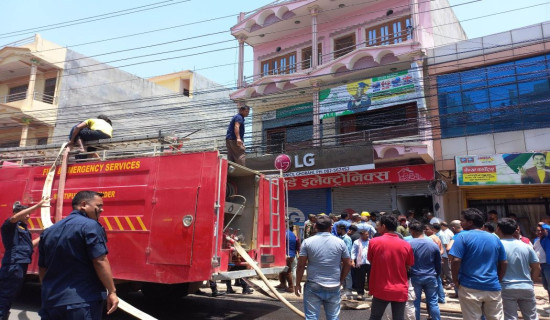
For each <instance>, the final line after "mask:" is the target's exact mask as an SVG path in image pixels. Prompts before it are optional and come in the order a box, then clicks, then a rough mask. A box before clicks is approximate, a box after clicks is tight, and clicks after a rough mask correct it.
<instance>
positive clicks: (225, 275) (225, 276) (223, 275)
mask: <svg viewBox="0 0 550 320" xmlns="http://www.w3.org/2000/svg"><path fill="white" fill-rule="evenodd" d="M261 270H262V273H263V274H279V273H281V272H283V271H286V270H288V267H287V266H284V267H271V268H261ZM256 275H257V273H256V271H255V270H254V269H245V270H235V271H226V272H219V273H214V274H212V280H214V281H218V280H233V279H239V278H248V277H254V276H256Z"/></svg>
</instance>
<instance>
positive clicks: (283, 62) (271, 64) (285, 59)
mask: <svg viewBox="0 0 550 320" xmlns="http://www.w3.org/2000/svg"><path fill="white" fill-rule="evenodd" d="M295 72H296V51H294V52H291V53H287V54H285V55H282V56H278V57H276V58H273V59H269V60H265V61H262V76H263V77H265V76H268V75H273V74H291V73H295Z"/></svg>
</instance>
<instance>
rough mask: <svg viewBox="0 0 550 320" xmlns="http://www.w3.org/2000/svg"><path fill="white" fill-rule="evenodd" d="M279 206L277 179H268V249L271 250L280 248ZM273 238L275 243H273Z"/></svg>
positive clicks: (279, 197)
mask: <svg viewBox="0 0 550 320" xmlns="http://www.w3.org/2000/svg"><path fill="white" fill-rule="evenodd" d="M273 188H275V190H273ZM280 204H281V189H280V188H279V177H278V176H276V177H271V178H269V220H270V221H269V247H271V248H278V247H280V246H281V219H280V217H281V214H280V211H279V210H281V209H280V208H281V206H280ZM274 207H275V208H274ZM273 219H275V221H273ZM274 238H275V239H276V240H277V241H275V239H274ZM275 242H276V244H275Z"/></svg>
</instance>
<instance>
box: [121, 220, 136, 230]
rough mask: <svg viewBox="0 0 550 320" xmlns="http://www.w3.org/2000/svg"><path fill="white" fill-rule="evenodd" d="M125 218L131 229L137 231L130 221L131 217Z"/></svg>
mask: <svg viewBox="0 0 550 320" xmlns="http://www.w3.org/2000/svg"><path fill="white" fill-rule="evenodd" d="M124 218H125V219H126V222H127V223H128V225H129V226H130V229H132V231H135V230H136V228H134V225H133V224H132V221H130V217H124Z"/></svg>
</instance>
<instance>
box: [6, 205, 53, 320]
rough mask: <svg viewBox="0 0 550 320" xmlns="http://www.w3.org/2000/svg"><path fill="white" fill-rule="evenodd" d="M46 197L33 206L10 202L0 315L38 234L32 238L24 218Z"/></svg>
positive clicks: (20, 281)
mask: <svg viewBox="0 0 550 320" xmlns="http://www.w3.org/2000/svg"><path fill="white" fill-rule="evenodd" d="M46 201H48V199H47V198H44V199H42V200H40V202H38V203H37V204H35V205H34V206H32V207H27V206H24V205H22V204H20V203H19V202H16V203H15V204H14V205H13V215H12V216H11V217H10V218H8V219H6V221H5V222H4V224H2V228H1V231H2V243H3V244H4V248H5V249H6V251H5V252H4V257H3V258H2V267H1V268H0V319H2V320H7V319H8V318H9V316H10V308H11V303H12V301H13V300H14V299H15V296H16V295H17V293H18V292H19V290H20V289H21V286H22V285H23V279H24V277H25V274H26V273H27V266H28V265H29V263H31V257H32V252H33V248H34V247H36V246H37V245H38V241H40V238H36V239H34V240H32V238H31V233H30V232H29V230H28V229H27V224H26V221H27V220H28V219H29V215H30V213H31V212H32V211H34V210H36V209H38V208H40V206H42V204H44V202H46Z"/></svg>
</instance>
